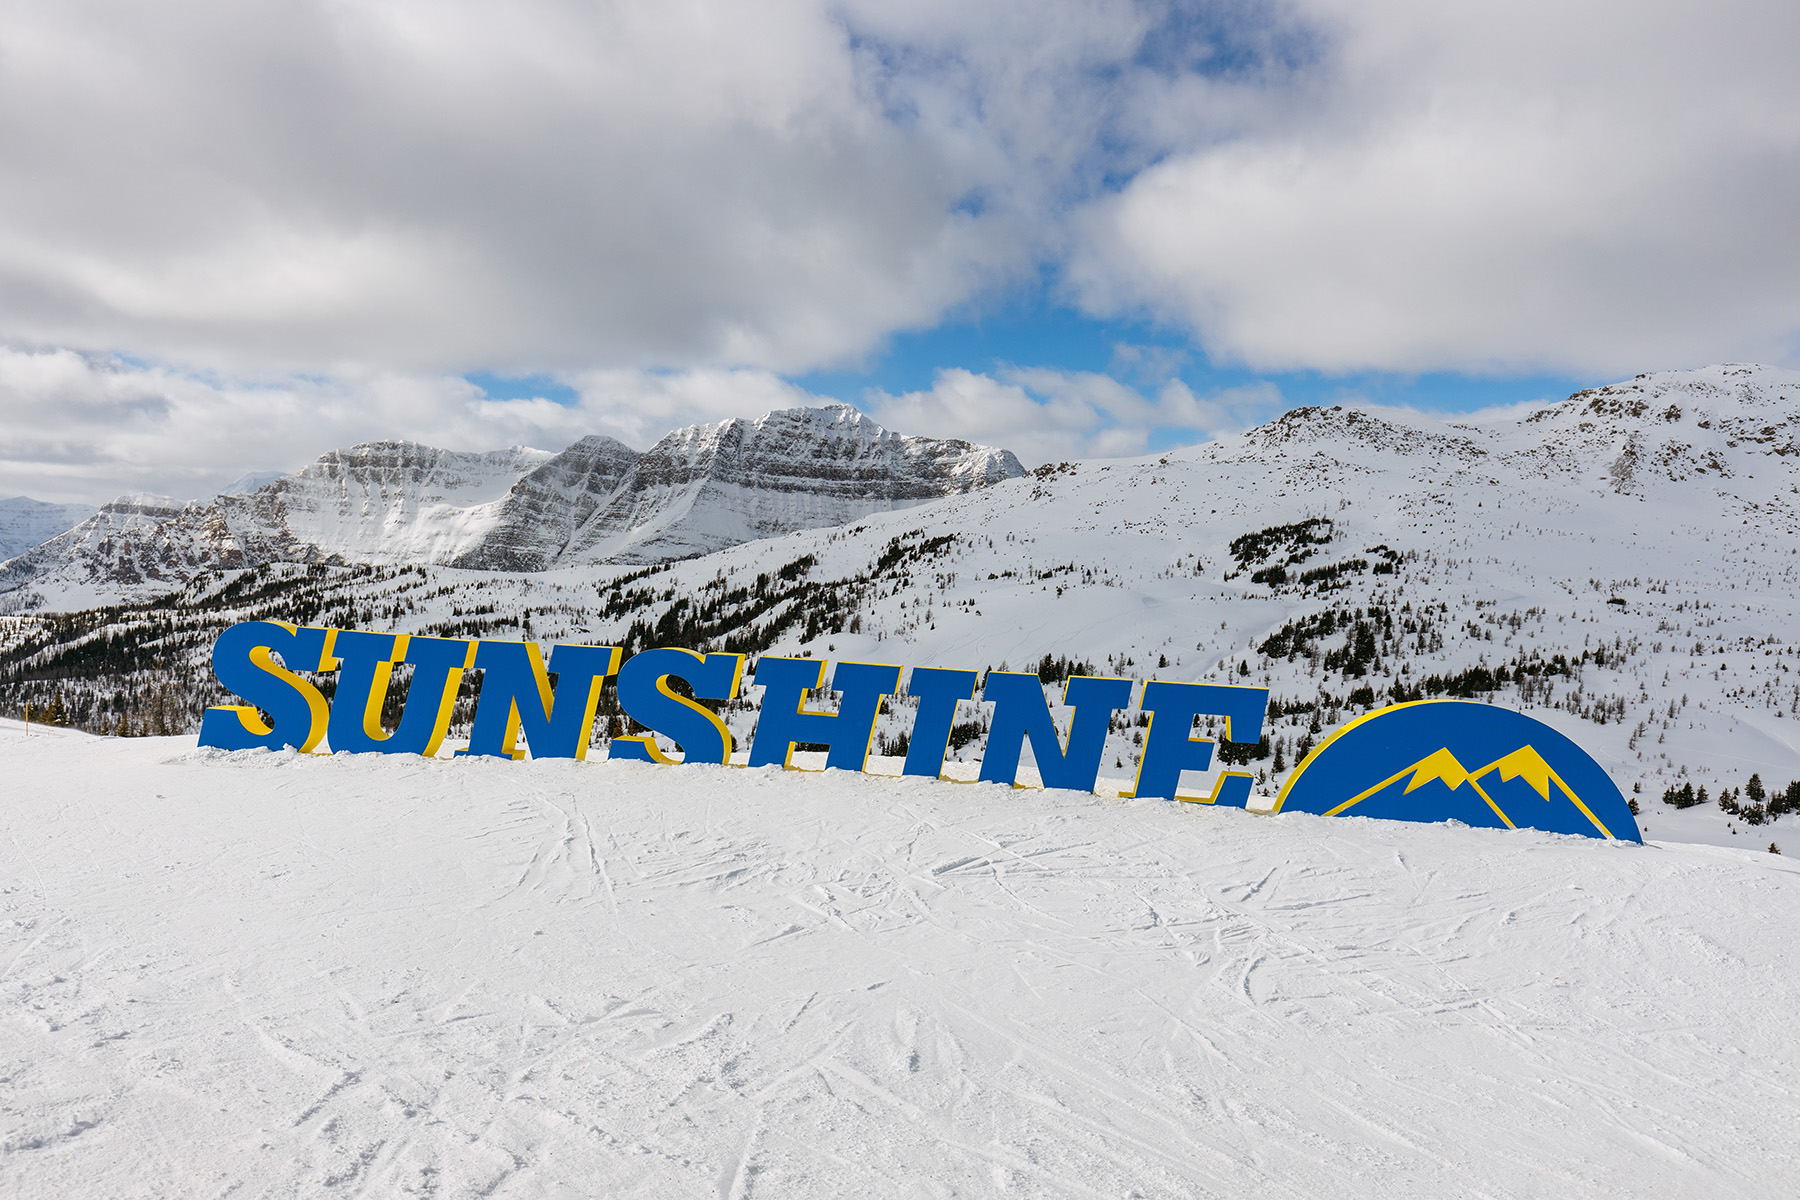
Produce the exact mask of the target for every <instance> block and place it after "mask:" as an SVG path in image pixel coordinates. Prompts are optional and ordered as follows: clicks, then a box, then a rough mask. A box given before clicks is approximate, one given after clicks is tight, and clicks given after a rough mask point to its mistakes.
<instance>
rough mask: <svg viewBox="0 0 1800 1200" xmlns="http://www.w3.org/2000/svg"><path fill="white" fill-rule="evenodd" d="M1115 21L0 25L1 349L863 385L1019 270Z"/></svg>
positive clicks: (1079, 145) (1086, 128) (1049, 204)
mask: <svg viewBox="0 0 1800 1200" xmlns="http://www.w3.org/2000/svg"><path fill="white" fill-rule="evenodd" d="M1148 26H1149V23H1148V21H1147V19H1146V17H1145V15H1144V14H1143V13H1142V12H1141V11H1140V10H1139V8H1138V7H1137V6H1135V5H1134V4H1131V3H1128V2H1126V0H1110V2H1106V3H1100V4H1094V3H1090V2H1086V0H1034V2H1031V3H1026V2H1024V0H1012V2H1009V3H1000V4H989V5H981V6H967V5H949V4H927V5H912V6H903V7H896V6H893V5H890V4H879V3H867V2H862V0H846V2H839V0H765V2H763V3H757V4H727V3H716V2H715V3H708V2H704V0H617V2H613V3H607V4H593V3H588V2H587V0H517V2H516V3H511V4H506V5H495V4H489V3H478V2H476V0H433V2H432V3H429V4H428V3H423V2H422V0H362V2H359V3H356V4H341V3H336V2H335V0H277V2H275V3H271V4H255V5H243V4H239V3H232V2H228V0H170V2H168V3H159V4H156V5H151V6H146V5H143V4H139V3H133V2H131V0H14V2H12V3H9V4H8V5H7V6H6V19H5V20H4V21H0V62H4V63H6V69H5V70H4V71H0V160H3V161H5V162H6V164H7V178H6V186H5V187H4V188H0V338H3V339H6V340H8V341H11V342H14V343H20V342H30V343H35V344H44V345H69V346H78V347H88V348H114V349H123V350H126V351H128V352H131V353H135V354H146V355H152V356H154V357H157V358H159V359H162V360H179V361H188V362H193V361H207V362H212V363H215V364H219V365H221V366H229V367H232V368H233V369H258V370H260V369H293V368H300V369H309V370H321V369H361V370H443V371H453V372H461V371H465V370H476V369H491V370H525V371H543V370H578V369H587V368H590V367H593V366H596V365H600V366H665V367H667V366H674V367H681V366H692V365H727V366H730V365H760V366H765V367H770V368H774V369H781V370H797V369H803V368H809V367H812V366H816V365H819V364H826V363H833V362H842V361H845V360H848V359H853V358H855V357H856V356H858V355H861V354H864V353H865V352H868V351H869V350H871V349H872V348H874V347H875V346H877V344H878V343H879V342H880V340H881V339H882V338H883V337H885V336H886V335H888V334H889V333H891V332H893V331H895V330H898V329H905V328H916V327H923V326H929V325H931V324H933V323H934V322H935V321H936V320H937V319H938V318H939V316H940V315H941V314H942V313H943V311H944V310H945V309H946V307H947V306H949V305H953V304H956V303H959V302H961V301H964V300H966V299H968V298H969V297H970V296H972V295H975V294H976V293H978V292H979V291H980V290H981V289H983V288H984V287H988V286H991V285H995V284H997V283H999V282H1002V281H1004V280H1006V279H1009V278H1013V277H1014V276H1015V275H1016V274H1017V273H1018V272H1021V271H1025V270H1028V269H1029V268H1030V267H1031V266H1032V265H1033V263H1034V262H1035V261H1036V260H1037V259H1038V258H1039V257H1040V256H1041V255H1042V254H1044V253H1046V252H1048V248H1049V246H1050V245H1051V244H1052V243H1053V242H1054V241H1055V239H1056V237H1057V236H1058V235H1057V233H1056V230H1055V225H1056V214H1057V213H1058V212H1059V211H1061V208H1062V206H1063V200H1064V198H1066V196H1067V195H1068V194H1070V191H1071V189H1072V188H1073V189H1076V190H1080V189H1082V188H1084V187H1088V184H1086V183H1084V182H1083V180H1084V179H1085V178H1086V176H1085V175H1084V174H1083V172H1084V171H1085V170H1087V168H1088V165H1089V164H1091V162H1092V160H1093V159H1094V157H1095V154H1096V146H1097V145H1098V144H1099V142H1100V141H1101V140H1102V139H1101V138H1100V136H1099V130H1100V129H1101V128H1102V127H1104V126H1105V125H1106V123H1107V122H1108V121H1109V120H1110V119H1111V116H1112V115H1113V112H1114V107H1115V106H1114V105H1112V104H1111V103H1110V102H1109V101H1108V99H1107V97H1108V95H1109V94H1110V93H1111V91H1113V90H1115V89H1116V86H1117V85H1116V83H1114V82H1112V81H1111V80H1112V75H1113V74H1115V73H1116V72H1117V71H1118V70H1120V69H1122V68H1125V67H1128V66H1129V62H1130V58H1131V55H1132V54H1133V52H1134V48H1135V47H1136V45H1137V44H1138V41H1139V39H1140V37H1141V36H1142V34H1143V32H1144V31H1145V29H1146V28H1148Z"/></svg>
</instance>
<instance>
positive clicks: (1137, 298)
mask: <svg viewBox="0 0 1800 1200" xmlns="http://www.w3.org/2000/svg"><path fill="white" fill-rule="evenodd" d="M1296 12H1297V13H1299V14H1300V15H1301V17H1302V20H1303V22H1304V23H1306V24H1309V25H1310V26H1311V27H1313V28H1316V29H1320V30H1325V31H1328V34H1329V36H1328V38H1327V40H1326V42H1325V43H1324V46H1325V50H1324V54H1323V57H1322V59H1321V61H1320V62H1319V64H1318V65H1317V67H1316V68H1314V69H1312V70H1310V71H1308V72H1306V73H1305V74H1304V75H1303V76H1302V77H1297V78H1296V80H1295V81H1294V86H1293V87H1291V88H1288V89H1285V91H1284V98H1283V100H1282V101H1281V102H1280V103H1274V102H1271V103H1270V104H1268V105H1266V106H1264V107H1262V108H1261V109H1259V110H1256V111H1248V112H1246V114H1245V118H1244V121H1243V124H1242V126H1241V127H1240V128H1239V129H1237V130H1235V131H1233V132H1232V133H1231V134H1230V135H1229V136H1225V137H1216V138H1212V139H1210V140H1207V139H1196V141H1195V142H1193V143H1190V146H1189V148H1187V149H1186V150H1185V151H1184V152H1182V153H1177V154H1173V155H1171V156H1170V157H1168V158H1167V159H1166V160H1164V161H1162V162H1161V163H1159V164H1157V165H1156V166H1154V167H1152V168H1150V169H1148V170H1146V171H1144V172H1142V173H1141V174H1139V175H1137V176H1136V177H1135V178H1134V179H1132V180H1131V181H1130V182H1129V183H1128V184H1127V185H1126V186H1125V187H1124V188H1123V189H1122V191H1121V194H1119V195H1117V196H1116V197H1109V198H1107V199H1104V200H1102V201H1100V202H1098V203H1097V204H1096V205H1095V206H1094V207H1093V209H1092V210H1091V211H1090V212H1089V213H1088V215H1087V218H1086V220H1087V225H1086V231H1087V237H1088V241H1087V242H1086V243H1085V245H1084V248H1083V250H1082V251H1081V252H1080V254H1079V255H1078V259H1077V264H1076V267H1075V276H1076V278H1077V280H1078V281H1079V283H1080V286H1081V287H1082V289H1083V294H1084V296H1085V297H1086V300H1087V302H1088V303H1089V304H1090V305H1092V306H1093V307H1094V308H1095V309H1096V310H1098V311H1103V312H1116V311H1130V310H1133V309H1135V308H1137V307H1138V306H1140V305H1141V306H1147V307H1148V308H1149V309H1151V310H1152V311H1154V312H1156V313H1159V314H1161V315H1163V316H1164V317H1167V318H1169V319H1172V320H1175V321H1177V322H1179V323H1183V324H1185V325H1187V326H1188V327H1189V328H1191V329H1193V330H1194V331H1196V333H1197V334H1198V336H1199V338H1200V339H1201V341H1202V342H1203V343H1204V344H1205V345H1206V346H1207V348H1208V349H1209V350H1210V351H1211V352H1213V353H1214V355H1215V356H1217V357H1221V358H1225V359H1234V360H1238V361H1242V362H1244V363H1247V364H1249V365H1251V366H1253V367H1256V368H1259V369H1291V368H1311V369H1319V370H1324V371H1328V372H1339V371H1354V370H1363V369H1371V368H1372V369H1382V370H1401V371H1414V370H1437V369H1458V370H1475V371H1482V370H1495V369H1498V370H1509V369H1521V368H1529V369H1546V368H1548V369H1565V370H1571V371H1583V372H1598V373H1612V372H1618V373H1626V372H1635V371H1641V370H1648V369H1651V368H1656V367H1666V366H1691V365H1697V364H1699V363H1703V362H1708V361H1716V360H1720V359H1733V358H1742V359H1759V360H1775V361H1792V359H1793V357H1794V355H1795V354H1796V353H1800V286H1797V285H1796V280H1800V234H1796V226H1795V222H1794V207H1795V201H1794V197H1795V196H1796V195H1797V194H1800V115H1797V114H1800V73H1796V72H1795V71H1794V70H1793V64H1792V50H1793V47H1794V46H1795V45H1796V44H1800V8H1796V7H1795V6H1794V5H1791V4H1774V3H1766V2H1758V0H1725V2H1721V3H1714V4H1705V5H1693V4H1681V3H1671V2H1659V3H1647V4H1646V3H1633V4H1623V3H1593V2H1589V3H1574V4H1571V3H1567V2H1566V0H1555V2H1551V0H1525V2H1522V3H1514V4H1506V5H1446V4H1439V3H1431V2H1429V0H1376V2H1372V3H1371V2H1365V0H1357V3H1355V4H1350V3H1347V2H1345V0H1301V3H1299V4H1298V5H1297V8H1296Z"/></svg>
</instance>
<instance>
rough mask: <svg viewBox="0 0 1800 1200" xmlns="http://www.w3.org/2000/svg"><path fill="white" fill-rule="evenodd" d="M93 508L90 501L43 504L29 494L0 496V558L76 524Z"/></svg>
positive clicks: (4, 558) (24, 548)
mask: <svg viewBox="0 0 1800 1200" xmlns="http://www.w3.org/2000/svg"><path fill="white" fill-rule="evenodd" d="M94 512H95V509H94V506H93V505H91V504H46V503H45V502H44V501H42V500H33V499H31V497H29V496H14V497H13V498H12V499H10V500H0V562H5V561H6V560H7V559H9V558H11V557H13V556H14V555H16V554H23V553H25V551H27V550H29V549H31V548H32V547H33V546H35V545H37V544H38V543H39V542H43V541H47V540H48V539H50V538H53V537H55V536H56V535H57V534H59V533H61V532H63V531H64V530H65V529H68V528H69V527H70V526H72V525H78V524H80V523H81V522H82V521H85V520H87V519H88V518H89V517H91V516H93V515H94Z"/></svg>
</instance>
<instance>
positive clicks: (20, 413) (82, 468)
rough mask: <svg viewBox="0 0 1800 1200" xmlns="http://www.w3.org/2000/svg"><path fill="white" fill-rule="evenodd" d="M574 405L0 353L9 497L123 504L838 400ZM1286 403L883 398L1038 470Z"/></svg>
mask: <svg viewBox="0 0 1800 1200" xmlns="http://www.w3.org/2000/svg"><path fill="white" fill-rule="evenodd" d="M563 382H564V384H565V385H566V386H567V387H569V388H570V389H572V390H573V391H574V392H575V396H576V398H575V400H574V401H573V402H572V403H560V402H558V401H556V400H552V399H548V398H544V397H526V398H522V399H494V398H492V397H490V396H488V395H487V394H486V393H484V392H483V391H482V390H481V389H480V388H479V387H477V386H475V385H474V384H472V383H470V382H469V381H468V380H466V379H463V378H460V377H457V376H448V375H426V374H402V373H398V372H380V373H369V374H362V375H337V376H329V377H307V376H299V375H293V374H287V375H267V376H262V377H251V376H234V375H225V374H219V373H203V372H196V371H194V370H191V369H181V368H177V367H174V366H169V365H164V364H136V363H130V362H125V361H122V360H119V359H117V358H111V357H106V356H95V355H81V354H77V353H75V352H73V351H70V350H25V349H16V348H14V349H8V348H0V428H4V429H5V430H6V437H5V439H4V440H3V441H0V496H7V495H12V494H14V493H23V494H26V495H30V496H33V497H36V498H38V499H41V500H54V501H65V502H76V501H83V502H87V503H94V504H97V503H101V502H103V501H106V500H109V499H111V498H112V497H114V496H117V495H120V494H122V493H126V492H152V493H156V494H158V495H169V496H174V497H176V498H177V499H193V498H199V497H205V496H210V495H212V494H214V493H215V492H216V491H217V490H218V489H219V488H220V487H222V486H224V485H225V484H227V483H229V482H231V481H232V480H234V479H236V478H237V477H239V476H240V475H243V474H244V473H246V472H249V471H260V470H282V471H291V470H295V469H297V468H299V467H301V466H304V465H305V464H306V463H308V462H310V461H311V460H312V459H314V458H316V457H317V456H318V455H320V454H322V453H323V452H325V451H326V450H331V449H337V448H341V447H345V446H350V445H354V444H355V443H357V442H363V441H373V440H377V439H386V438H407V439H410V440H413V441H419V442H424V443H426V444H427V445H432V446H440V447H444V448H447V449H453V450H492V449H497V448H499V447H502V446H509V445H526V446H536V447H538V448H540V449H546V450H560V449H562V448H563V447H564V446H566V445H568V444H569V443H570V442H573V441H575V440H576V439H577V438H580V437H582V436H584V435H587V434H590V433H599V434H605V435H607V436H610V437H616V438H618V439H619V440H620V441H622V442H624V443H626V444H627V445H630V446H634V447H636V448H638V449H640V450H641V449H644V448H646V447H648V446H649V445H650V444H651V443H653V442H655V441H656V440H657V439H658V438H660V437H661V436H662V435H663V434H665V433H667V432H669V431H670V430H672V429H676V428H680V427H682V426H685V425H692V424H696V423H701V422H713V421H720V420H724V419H725V418H727V417H756V416H760V415H761V414H763V413H765V412H768V411H770V410H772V409H779V408H793V407H800V406H816V405H819V404H825V403H830V402H832V398H831V397H827V396H818V395H814V394H812V393H810V392H807V391H805V390H804V389H802V388H799V387H796V386H795V385H794V384H792V383H790V382H788V381H787V380H785V379H782V378H781V377H780V376H778V375H775V374H773V373H771V372H768V371H763V370H758V369H753V368H739V369H732V370H728V369H720V368H695V369H692V370H686V371H655V372H652V371H641V370H635V369H624V368H621V369H615V370H608V371H589V372H583V373H579V374H573V375H568V376H565V377H564V379H563ZM1279 404H1280V395H1279V393H1278V392H1277V391H1276V390H1275V389H1274V388H1273V387H1271V386H1267V385H1263V386H1258V387H1251V388H1244V389H1236V390H1232V391H1227V392H1220V393H1218V394H1215V395H1209V396H1205V397H1197V396H1195V395H1194V394H1193V392H1191V391H1190V390H1189V389H1188V388H1187V386H1186V385H1185V384H1183V383H1181V382H1180V381H1179V380H1168V381H1166V382H1164V383H1163V384H1162V385H1161V386H1160V387H1159V388H1158V389H1157V390H1156V391H1155V392H1154V394H1153V395H1146V394H1144V393H1143V392H1140V391H1138V390H1136V389H1133V388H1130V387H1127V386H1126V385H1124V384H1121V383H1119V382H1118V381H1116V380H1114V379H1111V378H1109V377H1107V376H1105V375H1095V374H1089V373H1083V372H1065V371H1054V370H1047V369H1026V368H1009V369H1007V370H1004V371H1001V372H999V375H998V377H997V378H996V377H995V376H990V375H978V374H974V373H972V372H969V371H964V370H960V369H958V370H947V371H944V372H941V373H940V374H939V376H938V378H937V380H936V383H935V385H934V386H933V388H932V389H931V390H930V391H928V392H911V393H907V394H905V395H901V396H892V395H888V394H887V393H885V392H881V391H871V392H870V393H868V394H867V395H865V396H864V397H863V398H862V400H861V403H860V407H861V408H862V409H863V410H864V411H866V412H868V413H869V414H870V415H871V416H873V417H875V419H876V420H878V421H880V422H881V423H882V424H884V425H886V426H887V427H889V428H891V429H894V430H896V431H898V432H901V433H909V434H920V435H923V436H926V437H960V438H966V439H968V440H970V441H975V442H981V443H984V444H987V445H995V446H1004V447H1006V448H1007V449H1010V450H1012V451H1014V452H1015V453H1017V454H1018V455H1019V456H1020V458H1021V459H1022V460H1024V461H1025V462H1026V463H1027V464H1028V465H1035V464H1037V463H1040V462H1046V461H1051V462H1053V461H1057V460H1060V459H1064V458H1075V457H1096V456H1098V457H1110V456H1119V455H1131V454H1141V453H1144V452H1145V450H1146V449H1148V447H1149V444H1150V440H1151V438H1152V437H1157V438H1160V439H1161V440H1162V441H1163V442H1166V443H1173V442H1190V441H1196V440H1200V439H1202V438H1205V437H1209V436H1213V435H1215V434H1217V433H1222V432H1230V431H1233V430H1236V429H1239V428H1242V427H1243V426H1244V425H1245V424H1246V423H1248V422H1250V421H1252V420H1257V419H1261V418H1264V417H1267V416H1268V415H1270V414H1272V413H1273V412H1274V411H1275V410H1276V408H1277V407H1278V406H1279Z"/></svg>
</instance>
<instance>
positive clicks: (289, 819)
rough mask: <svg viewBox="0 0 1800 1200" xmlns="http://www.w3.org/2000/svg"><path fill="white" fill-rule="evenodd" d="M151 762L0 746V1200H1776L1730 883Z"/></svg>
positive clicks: (1770, 876)
mask: <svg viewBox="0 0 1800 1200" xmlns="http://www.w3.org/2000/svg"><path fill="white" fill-rule="evenodd" d="M192 746H193V742H192V739H191V738H132V739H119V738H92V737H88V736H85V735H81V734H73V733H68V732H63V731H44V730H41V729H40V730H34V731H33V733H32V735H31V736H30V737H29V738H28V737H26V736H24V734H23V730H22V729H21V728H20V727H19V726H18V725H17V724H16V723H8V724H4V725H0V781H3V782H0V797H3V802H0V905H3V907H4V912H3V914H0V1079H3V1080H4V1081H5V1086H4V1089H3V1090H0V1112H3V1114H4V1115H3V1117H0V1190H4V1191H5V1193H6V1194H8V1195H20V1196H120V1197H129V1196H157V1197H163V1196H224V1195H232V1196H321V1195H347V1196H348V1195H375V1196H391V1195H421V1196H426V1195H431V1196H444V1197H450V1196H497V1195H511V1196H655V1197H659V1198H660V1197H715V1196H717V1197H726V1198H731V1197H761V1196H791V1197H809V1198H810V1197H825V1196H831V1197H839V1196H898V1197H948V1196H990V1195H991V1196H1000V1195H1047V1196H1082V1197H1086V1196H1108V1197H1126V1196H1143V1197H1162V1196H1221V1197H1224V1196H1229V1197H1234V1198H1235V1197H1241V1196H1245V1195H1254V1196H1296V1197H1318V1196H1333V1197H1337V1196H1378V1197H1381V1198H1382V1200H1392V1198H1393V1197H1402V1196H1431V1197H1441V1196H1520V1197H1525V1196H1546V1195H1555V1196H1559V1197H1579V1196H1647V1195H1659V1196H1726V1195H1730V1196H1761V1195H1792V1194H1793V1193H1794V1190H1795V1188H1796V1186H1800V1149H1796V1146H1795V1142H1794V1139H1793V1136H1792V1134H1793V1130H1794V1129H1795V1128H1796V1127H1797V1118H1800V1092H1797V1091H1796V1088H1795V1084H1794V1080H1795V1079H1796V1078H1800V1039H1797V1038H1795V1036H1794V1019H1795V1014H1796V1013H1797V1012H1800V975H1797V974H1796V972H1795V969H1794V963H1795V962H1796V961H1797V960H1800V863H1796V862H1795V861H1794V860H1793V859H1792V858H1789V857H1786V856H1776V855H1772V854H1769V853H1767V852H1766V851H1765V850H1763V849H1761V848H1760V843H1752V845H1751V846H1746V847H1745V848H1744V849H1741V850H1739V849H1729V848H1720V847H1713V846H1700V845H1692V844H1676V843H1668V842H1654V841H1653V842H1652V843H1650V844H1648V845H1645V846H1642V847H1640V846H1635V845H1626V844H1609V843H1604V842H1597V841H1592V840H1588V839H1576V838H1561V837H1556V836H1551V835H1543V834H1537V833H1534V832H1516V833H1499V832H1494V831H1488V830H1478V829H1466V828H1458V827H1453V826H1411V825H1400V824H1391V823H1382V822H1372V821H1366V820H1358V819H1324V818H1317V817H1309V816H1302V815H1284V816H1279V817H1265V816H1257V815H1254V814H1250V813H1244V812H1233V811H1214V810H1210V809H1206V808H1202V807H1200V806H1194V805H1180V804H1165V803H1161V802H1156V801H1123V800H1117V799H1103V798H1100V797H1097V796H1088V795H1081V794H1076V793H1070V792H1044V791H1036V790H1025V789H1020V790H1012V789H1004V788H999V787H993V786H988V785H973V786H966V787H965V786H957V785H954V784H948V783H932V782H929V781H922V780H904V779H892V778H879V777H873V776H856V775H846V774H839V773H832V774H799V773H786V772H781V771H777V770H773V769H766V770H758V771H748V770H738V769H731V768H708V767H695V768H684V767H651V766H639V765H635V764H625V763H616V764H615V763H607V762H592V763H579V762H570V761H527V762H521V763H509V762H500V761H490V760H482V761H472V760H466V759H465V760H457V761H447V760H446V761H427V760H423V759H417V758H409V759H398V758H384V757H379V756H365V757H351V756H338V757H323V756H313V757H301V756H295V755H291V754H283V755H271V754H266V753H251V754H240V755H222V754H215V753H211V752H202V751H196V750H194V749H193V748H192ZM1651 824H1652V836H1653V837H1654V836H1655V822H1652V823H1651ZM1794 849H1800V846H1796V847H1794Z"/></svg>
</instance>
